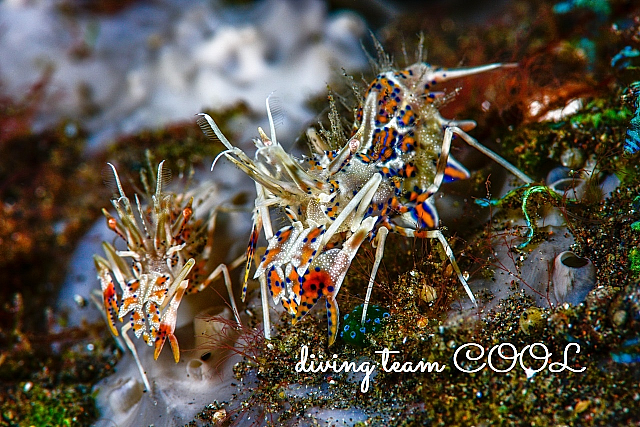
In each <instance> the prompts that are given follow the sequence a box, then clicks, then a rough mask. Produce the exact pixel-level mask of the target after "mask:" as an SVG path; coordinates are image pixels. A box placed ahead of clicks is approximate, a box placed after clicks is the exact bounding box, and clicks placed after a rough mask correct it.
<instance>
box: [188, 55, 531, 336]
mask: <svg viewBox="0 0 640 427" xmlns="http://www.w3.org/2000/svg"><path fill="white" fill-rule="evenodd" d="M503 66H504V65H503V64H490V65H485V66H481V67H475V68H459V69H449V70H447V69H443V68H434V67H432V66H430V65H429V64H426V63H423V62H419V63H416V64H414V65H412V66H410V67H407V68H405V69H403V70H400V71H396V70H393V69H390V70H385V71H384V72H382V73H381V74H379V75H378V76H377V77H376V78H375V80H374V81H373V82H372V83H371V85H370V86H369V88H368V89H367V91H366V93H365V96H364V101H363V102H362V104H361V106H360V107H359V108H358V110H357V112H356V120H355V123H354V127H353V133H352V135H351V137H350V138H349V139H348V141H347V142H346V144H344V145H343V146H342V148H340V149H338V150H330V149H329V147H330V146H331V144H330V141H326V140H324V139H323V138H321V137H320V136H319V135H317V134H315V133H310V134H309V136H310V139H311V142H312V144H311V145H312V146H313V147H314V149H315V151H316V152H315V153H313V154H312V155H311V156H310V157H308V158H303V159H296V158H294V157H293V156H292V155H290V154H289V153H287V152H286V151H285V150H284V149H283V147H282V145H280V144H279V142H278V141H277V139H276V132H275V126H274V124H273V119H272V117H271V111H270V108H269V99H267V113H268V116H269V121H270V128H271V129H270V133H271V136H270V137H268V136H267V135H266V134H265V133H264V131H263V130H262V129H260V128H259V129H258V132H259V138H257V139H256V140H254V143H255V145H256V147H257V150H256V153H255V157H254V159H253V160H252V159H250V158H249V157H248V156H247V155H246V154H245V153H244V152H243V151H242V150H240V149H239V148H237V147H234V146H233V145H232V144H231V143H230V142H229V141H228V140H227V138H225V136H224V135H223V134H222V133H221V132H220V130H219V128H218V127H217V125H216V124H215V122H214V121H213V119H212V118H211V117H209V116H208V115H206V114H201V115H202V116H203V117H202V118H200V119H198V123H199V124H200V126H201V127H202V129H203V131H204V132H205V133H206V134H208V135H209V136H211V137H215V138H217V139H219V140H220V141H222V143H223V144H224V145H225V147H226V148H227V149H226V150H225V151H224V152H223V155H225V156H226V157H227V158H228V159H229V160H230V161H231V162H233V163H234V164H235V165H236V166H238V167H239V168H240V169H241V170H243V171H244V172H245V173H247V174H248V175H249V176H250V177H251V178H253V180H254V181H255V182H256V189H257V197H256V201H255V206H256V209H255V213H254V226H253V232H252V235H251V239H250V243H249V248H248V250H247V266H246V275H245V288H244V291H243V295H244V293H245V292H246V278H247V275H248V272H249V269H250V263H251V260H252V258H253V254H254V251H255V246H256V243H257V240H258V236H259V233H260V229H261V228H264V234H265V237H266V239H267V241H268V247H267V250H266V252H265V254H264V256H263V257H262V260H261V262H260V264H259V265H258V267H257V269H256V272H255V274H254V277H255V278H257V279H258V280H259V281H260V284H261V290H262V298H263V310H264V313H265V314H264V322H265V336H266V337H267V338H269V337H270V331H269V317H268V305H267V302H266V296H267V295H268V294H270V295H271V296H272V298H273V300H274V302H275V303H276V304H277V303H280V302H281V303H282V305H283V306H284V307H285V308H286V309H287V310H288V311H289V312H290V314H291V315H292V316H293V322H294V323H295V322H297V321H298V320H300V319H301V318H302V317H303V316H304V315H305V314H307V313H308V312H309V310H311V308H312V307H313V306H314V305H315V304H316V303H317V301H318V300H319V299H320V298H321V297H323V296H324V297H325V299H326V308H327V317H328V324H329V328H328V329H329V345H331V344H332V343H333V342H334V341H335V339H336V335H337V330H338V323H339V309H338V304H337V302H336V295H337V293H338V292H339V290H340V287H341V285H342V282H343V280H344V278H345V275H346V273H347V270H348V269H349V266H350V265H351V261H352V260H353V257H354V256H355V255H356V253H357V251H358V249H359V247H360V245H361V244H362V243H363V242H364V240H365V239H367V238H369V239H372V244H373V245H374V247H376V248H377V250H376V257H375V262H374V266H373V269H372V272H371V276H370V280H369V287H368V289H367V296H366V299H365V307H364V310H363V315H362V322H363V323H364V321H365V319H366V311H367V304H368V302H369V299H370V295H371V289H372V287H373V283H374V279H375V276H376V273H377V269H378V266H379V264H380V261H381V259H382V255H383V252H384V243H385V239H386V236H387V233H388V231H392V232H395V233H399V234H402V235H404V236H411V237H422V238H436V239H438V240H439V241H440V243H441V244H442V246H443V247H444V249H445V252H446V254H447V256H448V258H449V260H450V262H451V264H452V265H453V268H454V270H455V272H456V274H457V276H458V278H459V280H460V282H461V284H462V285H463V287H464V289H465V290H466V292H467V294H468V295H469V298H470V299H471V300H472V301H473V302H474V304H475V298H474V296H473V293H472V292H471V290H470V289H469V287H468V285H467V282H466V280H465V278H464V276H463V275H462V273H461V271H460V269H459V268H458V265H457V263H456V261H455V257H454V255H453V251H452V250H451V248H450V246H449V244H448V243H447V241H446V239H445V238H444V236H443V234H442V233H441V231H440V230H439V229H438V226H439V220H438V216H437V212H436V209H435V205H434V203H433V196H434V194H435V193H436V192H437V191H438V190H439V188H440V185H441V184H442V182H443V181H444V182H447V181H453V180H458V179H465V178H468V177H469V172H468V171H467V170H466V169H465V168H464V166H462V165H461V164H460V163H459V162H457V161H456V160H454V159H453V157H452V156H450V154H449V151H450V147H451V140H452V138H453V135H454V134H456V135H459V136H460V137H462V139H463V140H464V141H466V142H467V143H468V144H469V145H471V146H473V147H475V148H477V149H478V150H480V151H481V152H483V153H485V154H487V155H488V156H490V157H491V158H493V159H494V160H496V161H497V162H499V163H500V164H501V165H503V166H504V167H505V168H507V169H508V170H509V171H511V172H512V173H513V174H514V175H516V176H517V177H518V178H520V179H522V180H523V181H525V182H531V179H530V178H528V177H527V176H526V175H524V174H523V173H522V172H520V171H519V170H518V169H517V168H515V167H514V166H512V165H511V164H509V163H508V162H507V161H506V160H504V159H502V158H501V157H500V156H498V155H497V154H495V153H494V152H492V151H490V150H489V149H487V148H485V147H484V146H482V145H481V144H479V143H478V142H477V141H476V140H475V139H473V138H472V137H471V136H469V135H468V134H467V133H466V132H465V130H470V129H472V128H473V127H475V123H474V122H473V121H453V120H446V119H444V118H443V117H442V116H441V115H440V113H439V111H438V107H439V105H440V103H439V102H438V99H439V98H441V97H442V95H443V93H442V92H440V91H438V86H439V85H440V84H441V83H443V82H445V81H449V80H453V79H457V78H460V77H463V76H468V75H471V74H476V73H481V72H486V71H490V70H494V69H497V68H500V67H503ZM271 208H279V209H281V210H282V211H283V212H284V213H285V214H286V215H287V217H288V218H289V222H290V225H287V226H285V227H283V228H281V229H280V230H278V231H277V232H276V233H275V234H274V233H273V231H272V228H271V220H270V209H271Z"/></svg>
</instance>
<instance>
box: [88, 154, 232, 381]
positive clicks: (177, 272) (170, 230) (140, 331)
mask: <svg viewBox="0 0 640 427" xmlns="http://www.w3.org/2000/svg"><path fill="white" fill-rule="evenodd" d="M109 166H110V167H111V169H112V171H113V175H114V178H115V184H116V186H117V192H118V194H117V195H116V196H115V197H114V198H113V199H112V201H111V202H112V204H113V206H114V208H115V210H116V213H117V218H115V217H113V216H111V215H110V214H109V213H108V212H107V211H106V210H105V209H103V211H102V212H103V214H104V215H105V217H106V219H107V226H108V227H109V228H110V229H111V230H112V231H114V232H115V233H116V234H117V235H118V236H119V237H120V238H121V239H122V240H124V242H125V243H126V247H127V248H126V250H116V248H115V247H114V246H113V245H112V244H111V243H108V242H103V243H102V248H103V250H104V253H105V256H106V258H104V257H102V256H99V255H94V262H95V266H96V270H97V272H98V279H99V281H100V285H101V288H102V306H103V308H104V313H105V317H106V319H107V323H108V324H109V328H110V329H111V332H112V333H113V335H115V336H119V333H118V329H117V328H116V322H117V321H119V322H124V325H123V326H122V327H121V329H120V332H121V333H122V337H123V339H124V341H125V344H126V345H127V347H128V348H129V350H130V351H131V353H132V354H133V356H134V359H135V361H136V364H137V366H138V369H139V371H140V375H141V377H142V379H143V381H144V385H145V387H146V389H147V390H150V389H151V388H150V384H149V380H148V379H147V376H146V374H145V372H144V368H143V366H142V364H141V362H140V358H139V357H138V353H137V351H136V348H135V346H134V345H133V342H132V341H131V339H130V338H129V335H128V334H127V332H128V331H129V330H130V329H133V331H134V334H135V337H136V338H140V337H142V338H143V339H144V341H145V342H146V343H147V344H148V345H149V346H150V347H154V359H157V358H158V356H159V355H160V352H161V351H162V348H163V346H164V343H165V341H166V340H167V339H168V340H169V343H170V345H171V350H172V351H173V357H174V359H175V361H176V363H177V362H178V361H179V360H180V349H179V346H178V340H177V339H176V337H175V335H174V331H175V327H176V320H177V312H178V307H179V305H180V302H181V300H182V297H183V296H184V294H185V293H192V292H199V291H201V290H203V289H204V288H206V287H207V286H208V285H209V284H211V282H212V281H213V280H214V279H215V278H217V277H218V276H219V275H220V274H222V275H223V277H224V280H225V284H226V286H227V289H228V291H229V296H230V300H231V301H230V302H231V305H232V307H233V310H234V314H235V317H236V320H237V321H238V323H240V318H239V315H238V311H237V308H236V305H235V301H234V300H233V293H232V292H231V280H230V278H229V272H228V270H227V267H226V266H225V265H224V264H220V265H218V266H217V267H216V268H215V269H212V268H211V267H210V266H209V265H208V264H209V263H208V262H207V261H208V259H207V258H208V256H207V254H208V253H210V251H211V248H212V245H213V242H212V238H211V237H212V236H211V235H212V234H213V233H212V232H213V230H212V227H213V225H214V223H215V212H214V213H212V215H211V216H210V218H208V219H207V220H206V221H203V220H202V219H199V220H195V219H194V211H193V197H190V198H189V200H188V201H187V202H186V203H185V204H184V205H182V203H183V202H184V200H182V199H184V197H180V200H178V199H177V198H176V196H175V195H174V194H170V193H166V192H165V191H164V189H163V181H165V178H164V177H166V175H167V174H166V170H164V162H161V163H160V164H159V165H158V170H157V174H155V175H154V173H153V171H151V173H150V176H147V175H143V177H144V178H143V184H144V187H145V190H146V193H147V194H145V196H143V197H144V199H143V201H141V200H140V198H139V197H138V195H137V194H136V195H135V202H136V210H137V215H136V214H134V208H133V206H132V204H131V201H130V200H129V198H128V197H127V196H126V194H125V192H124V190H123V188H122V185H121V182H120V178H119V177H118V173H117V171H116V168H115V167H114V166H113V165H112V164H111V163H109ZM151 188H154V189H155V192H154V193H153V194H152V193H151V191H152V190H151ZM203 239H205V240H206V242H204V243H203ZM203 248H204V249H203ZM127 259H130V261H128V260H127ZM243 262H244V257H241V258H240V259H238V260H236V261H235V262H234V263H233V264H232V266H231V267H232V268H234V266H235V265H240V264H241V263H243Z"/></svg>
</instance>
